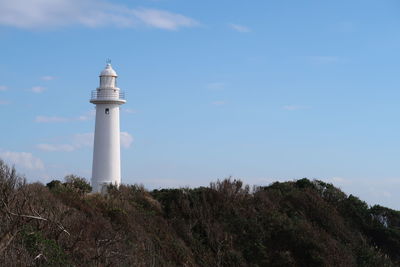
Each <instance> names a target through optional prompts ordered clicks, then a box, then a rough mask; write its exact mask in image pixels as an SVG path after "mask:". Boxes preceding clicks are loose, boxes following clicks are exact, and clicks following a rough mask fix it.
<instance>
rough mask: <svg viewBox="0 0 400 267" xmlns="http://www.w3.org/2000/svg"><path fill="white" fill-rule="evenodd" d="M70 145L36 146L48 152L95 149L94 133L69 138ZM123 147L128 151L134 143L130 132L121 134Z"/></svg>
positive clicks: (43, 144)
mask: <svg viewBox="0 0 400 267" xmlns="http://www.w3.org/2000/svg"><path fill="white" fill-rule="evenodd" d="M67 141H69V142H68V143H67V142H66V143H64V144H48V143H42V144H38V145H36V148H37V149H39V150H42V151H47V152H72V151H76V150H78V149H81V148H85V147H93V142H94V133H79V134H74V135H72V136H70V137H69V138H68V140H67ZM120 141H121V147H123V148H125V149H127V148H129V147H131V145H132V143H133V136H132V135H131V134H130V133H128V132H121V133H120Z"/></svg>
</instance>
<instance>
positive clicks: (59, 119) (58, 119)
mask: <svg viewBox="0 0 400 267" xmlns="http://www.w3.org/2000/svg"><path fill="white" fill-rule="evenodd" d="M68 120H69V119H68V118H63V117H57V116H52V117H47V116H36V118H35V122H40V123H47V122H66V121H68Z"/></svg>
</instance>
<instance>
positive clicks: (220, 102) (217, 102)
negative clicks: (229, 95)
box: [211, 100, 226, 106]
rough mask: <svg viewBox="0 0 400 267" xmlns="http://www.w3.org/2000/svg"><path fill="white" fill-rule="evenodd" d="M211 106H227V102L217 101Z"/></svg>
mask: <svg viewBox="0 0 400 267" xmlns="http://www.w3.org/2000/svg"><path fill="white" fill-rule="evenodd" d="M211 104H212V105H214V106H223V105H225V104H226V102H225V101H223V100H217V101H213V102H211Z"/></svg>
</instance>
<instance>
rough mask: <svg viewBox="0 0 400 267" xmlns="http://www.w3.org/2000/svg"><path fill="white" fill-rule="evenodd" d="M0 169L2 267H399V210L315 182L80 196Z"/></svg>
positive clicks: (70, 188)
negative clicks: (367, 202) (28, 180)
mask: <svg viewBox="0 0 400 267" xmlns="http://www.w3.org/2000/svg"><path fill="white" fill-rule="evenodd" d="M89 189H90V188H89V186H88V185H87V184H86V183H85V182H84V180H82V179H80V178H79V177H74V176H70V177H69V178H68V179H67V180H66V181H62V182H60V181H53V182H51V183H49V184H48V185H47V186H46V185H42V184H39V183H34V184H27V183H26V182H25V180H24V179H23V178H22V177H21V176H19V175H18V174H17V173H16V171H15V170H14V169H13V168H10V167H8V166H7V165H5V164H4V163H3V162H0V263H2V264H1V265H2V266H16V265H17V266H26V265H27V266H35V265H38V266H82V265H84V266H398V265H400V252H399V251H400V212H398V211H395V210H391V209H388V208H385V207H381V206H373V207H369V206H368V205H367V204H366V203H365V202H363V201H361V200H360V199H358V198H357V197H355V196H352V195H350V196H347V195H346V194H344V193H343V192H342V191H340V189H338V188H335V187H334V186H333V185H331V184H326V183H324V182H321V181H316V180H315V181H310V180H308V179H301V180H297V181H293V182H284V183H278V182H276V183H273V184H271V185H269V186H264V187H254V188H250V187H249V186H244V185H243V184H242V182H241V181H238V180H230V179H227V180H223V181H218V182H215V183H211V184H210V186H209V187H200V188H195V189H188V188H183V189H163V190H153V191H147V190H145V189H144V188H143V187H141V186H137V185H133V186H121V187H120V188H119V189H117V188H113V187H110V189H109V194H108V195H105V196H102V195H99V194H87V193H86V192H87V191H88V190H89Z"/></svg>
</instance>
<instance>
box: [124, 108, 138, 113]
mask: <svg viewBox="0 0 400 267" xmlns="http://www.w3.org/2000/svg"><path fill="white" fill-rule="evenodd" d="M122 111H123V112H125V113H128V114H136V113H137V110H135V109H131V108H125V109H123V110H122Z"/></svg>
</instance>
